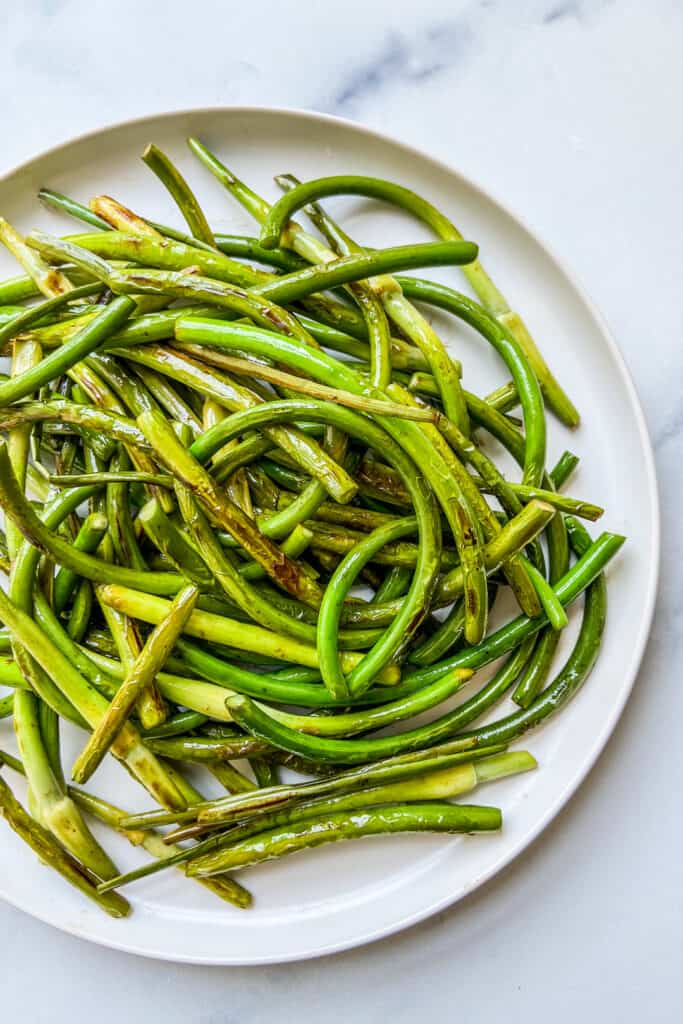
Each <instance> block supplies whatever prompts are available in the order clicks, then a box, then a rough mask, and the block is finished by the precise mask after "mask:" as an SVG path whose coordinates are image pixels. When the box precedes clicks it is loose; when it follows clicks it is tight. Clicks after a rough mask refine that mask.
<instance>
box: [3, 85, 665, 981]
mask: <svg viewBox="0 0 683 1024" xmlns="http://www.w3.org/2000/svg"><path fill="white" fill-rule="evenodd" d="M263 114H268V115H274V116H276V117H295V118H301V119H303V120H308V121H311V122H314V123H318V124H323V125H327V126H328V127H329V126H335V125H337V126H342V127H344V128H350V129H352V130H353V131H356V132H358V133H360V134H361V135H365V136H367V137H368V138H369V139H374V140H377V139H379V140H380V141H382V142H384V143H387V144H389V145H391V146H394V147H398V148H399V149H401V150H403V152H404V153H405V154H406V155H408V156H412V157H414V158H415V159H417V160H420V161H425V160H426V161H427V162H428V163H430V164H431V165H432V166H434V167H435V168H437V169H438V170H439V171H441V172H443V173H445V174H447V175H449V176H451V177H453V178H455V179H457V180H458V181H459V182H460V183H461V184H462V185H464V186H465V187H466V188H468V189H471V190H472V191H473V192H474V193H476V194H477V195H478V196H479V197H480V198H482V199H483V200H485V201H486V202H487V203H490V204H492V205H493V207H495V208H496V209H497V210H498V211H500V212H501V213H502V214H503V215H505V216H506V217H508V218H510V219H511V220H512V221H513V223H515V224H516V225H517V226H518V227H520V228H521V229H522V230H523V231H524V232H525V233H526V235H527V236H528V237H529V238H530V239H531V240H532V241H533V242H534V243H535V244H536V245H537V246H538V247H539V249H540V250H541V252H542V254H543V255H544V257H545V258H546V259H547V260H548V261H549V262H550V263H551V264H552V265H553V266H554V267H555V268H556V269H557V270H558V271H559V272H560V274H561V275H562V276H563V277H564V278H565V280H566V281H567V283H568V284H569V285H570V287H571V288H572V290H573V291H574V293H575V295H576V296H577V297H578V298H579V299H580V300H581V302H582V304H583V305H584V307H585V309H586V311H587V313H588V314H589V315H590V317H591V318H592V320H593V321H594V322H595V324H596V327H597V328H598V330H599V332H600V334H601V336H602V340H603V342H604V343H605V344H606V346H607V348H608V350H609V353H610V355H611V357H612V359H613V361H614V364H615V366H616V368H617V370H618V372H619V375H620V378H621V383H622V385H623V386H624V388H625V391H626V395H627V397H628V400H629V403H630V407H631V409H632V411H633V414H634V417H635V426H636V428H637V434H638V438H639V441H640V443H641V446H642V452H643V456H644V468H645V477H646V481H647V504H648V506H649V509H650V515H651V519H652V527H653V528H652V532H651V535H650V551H649V552H648V558H647V562H648V566H649V569H648V579H647V588H646V593H645V600H644V602H643V614H642V615H641V618H640V627H639V631H638V635H637V639H636V643H635V644H633V645H632V653H631V657H630V660H629V664H628V667H627V670H626V671H625V673H624V679H625V680H627V681H626V682H625V683H624V684H622V688H621V691H620V694H619V699H618V700H616V701H615V703H614V704H613V705H612V706H611V708H610V713H609V715H607V716H606V717H605V719H604V720H603V722H602V727H601V728H600V729H599V730H598V731H597V732H596V734H595V736H594V737H593V741H592V743H591V745H590V750H589V751H588V753H587V754H586V755H585V756H584V758H583V759H582V761H581V763H580V765H579V766H578V767H577V770H576V771H575V772H574V773H573V774H572V777H571V778H570V779H569V780H568V782H567V783H566V785H565V786H564V788H563V789H562V790H561V791H560V792H559V793H558V794H557V796H556V797H555V799H554V800H553V801H552V802H551V804H550V805H549V806H548V807H547V808H546V810H545V812H544V814H542V815H541V816H540V818H539V819H538V820H537V821H536V822H535V824H534V825H533V827H532V828H530V829H529V830H528V831H527V832H526V833H525V834H524V836H523V837H522V838H521V839H520V840H519V842H518V843H517V845H516V846H514V847H512V849H510V850H508V851H506V852H505V853H504V854H503V855H502V856H501V857H499V858H498V859H497V860H496V861H495V862H494V863H493V864H492V865H490V866H489V868H488V869H487V870H486V871H484V872H483V873H482V874H481V875H478V876H477V879H476V882H475V884H473V885H472V886H471V887H469V888H467V889H466V890H465V891H462V892H460V891H456V892H455V893H454V894H452V895H451V894H447V895H445V896H444V897H443V898H442V899H440V900H437V901H435V902H432V903H430V904H429V905H428V906H426V907H423V908H420V909H419V910H418V911H411V912H409V913H407V914H406V915H405V916H403V917H400V918H398V919H396V920H394V921H392V922H391V924H389V925H387V924H382V925H380V926H378V927H376V928H368V929H366V930H365V931H363V932H362V933H361V934H356V935H354V936H353V937H350V938H345V939H339V940H333V941H329V942H327V943H325V944H323V945H322V946H316V947H315V948H313V949H303V950H298V951H296V952H293V953H292V954H291V955H282V954H275V955H264V956H249V957H242V958H240V957H239V956H234V955H231V956H227V957H226V956H222V957H217V956H205V955H203V954H199V955H193V954H192V953H187V954H183V955H179V954H174V953H167V952H164V951H163V950H158V949H157V950H150V949H149V948H146V947H145V948H143V947H141V946H140V945H138V944H136V943H131V942H130V941H128V942H126V941H124V940H121V941H119V940H117V939H116V937H109V936H107V937H105V936H101V935H93V934H90V933H89V932H88V930H87V928H86V929H85V930H84V929H83V928H80V927H79V926H78V925H77V924H75V923H73V924H71V923H69V921H63V922H56V921H55V920H53V919H52V918H51V917H50V916H49V915H47V914H46V913H41V911H40V909H38V910H35V909H34V908H29V907H27V906H26V905H25V904H24V903H23V902H22V901H21V900H17V899H14V898H13V897H12V895H11V893H7V892H6V891H4V889H3V890H0V898H1V899H3V900H4V901H5V902H6V903H8V904H9V905H10V906H13V907H16V908H17V909H18V910H21V911H22V912H23V913H26V914H28V915H29V916H30V917H32V918H34V919H36V920H38V921H41V922H42V923H44V924H47V925H50V926H51V927H53V928H55V929H58V930H59V931H61V932H64V933H66V934H69V935H72V936H74V937H76V938H78V939H81V940H83V941H87V942H91V943H93V944H95V945H98V946H102V947H105V948H107V949H114V950H116V951H118V952H123V953H129V954H131V955H134V956H142V957H146V958H148V959H154V960H160V961H164V962H167V963H186V964H194V965H201V966H205V967H210V966H216V967H218V966H221V967H226V966H234V967H244V966H265V965H268V964H279V963H292V962H297V961H304V960H312V959H317V958H319V957H323V956H331V955H332V954H334V953H341V952H343V951H345V950H350V949H355V948H358V947H360V946H364V945H367V944H368V943H370V942H377V941H379V940H380V939H383V938H388V937H389V936H391V935H395V934H397V933H398V932H401V931H404V930H406V929H408V928H410V927H412V926H414V925H417V924H419V923H420V922H422V921H425V920H427V919H428V918H430V917H432V916H434V915H435V914H438V913H440V912H442V911H444V910H446V909H447V908H449V907H451V906H453V905H455V903H457V902H459V901H460V900H461V899H463V898H464V897H466V896H469V895H470V894H471V893H473V892H474V891H475V890H479V889H481V888H482V887H483V886H485V885H487V884H488V883H490V881H491V880H492V879H493V878H494V877H495V876H496V875H498V874H499V873H500V872H501V871H502V870H503V869H504V868H506V867H507V866H508V865H510V864H511V863H512V862H513V861H514V860H516V859H517V858H518V857H519V856H520V855H521V854H522V853H523V852H524V850H526V849H527V848H528V847H529V846H531V844H532V843H535V842H536V841H537V840H538V838H539V837H540V835H541V834H542V833H543V832H544V831H545V829H546V828H547V827H548V825H549V824H550V823H551V822H552V821H553V820H554V819H555V818H556V817H557V816H558V815H559V814H560V812H561V811H562V810H563V809H564V807H566V805H567V804H568V803H569V801H570V800H571V799H572V797H573V796H574V795H575V793H576V792H577V791H578V789H579V788H580V786H582V785H583V783H584V782H585V780H586V778H587V777H588V775H589V774H590V772H591V771H592V770H593V768H594V766H595V764H596V763H597V761H598V759H599V757H600V756H601V755H602V754H603V752H604V750H605V748H606V747H607V744H608V742H609V740H610V738H611V736H612V734H613V732H614V730H615V728H616V725H617V722H618V721H619V719H620V718H621V715H622V713H623V711H624V708H625V706H626V703H627V702H628V700H629V698H630V696H631V693H632V691H633V687H634V685H635V682H636V679H637V677H638V673H639V671H640V668H641V665H642V661H643V657H644V654H645V649H646V647H647V643H648V640H649V638H650V633H651V630H652V621H653V617H654V612H655V605H656V599H657V593H658V590H659V577H660V569H661V510H660V499H659V487H658V481H657V470H656V462H655V456H654V448H653V444H652V439H651V437H650V432H649V430H648V426H647V421H646V418H645V413H644V411H643V406H642V403H641V400H640V397H639V395H638V391H637V388H636V385H635V382H634V380H633V377H632V375H631V372H630V369H629V367H628V363H627V361H626V358H625V356H624V355H623V353H622V351H621V350H620V348H619V346H618V345H617V342H616V340H615V339H614V337H613V335H612V332H611V330H610V327H609V325H608V323H607V320H606V318H605V317H604V316H603V314H602V313H601V311H600V310H599V308H598V307H597V305H596V304H595V302H594V301H593V299H592V298H591V295H590V294H589V292H588V291H587V289H586V288H585V287H584V285H583V283H582V282H581V281H580V280H579V279H578V277H577V276H576V274H575V273H574V271H573V270H572V269H570V268H569V267H568V265H567V263H566V262H565V261H564V260H563V259H562V258H561V257H559V256H558V255H557V253H556V252H555V250H554V248H553V246H551V245H550V244H549V243H548V242H547V241H546V239H545V238H544V237H543V236H542V235H541V234H539V232H538V231H537V230H536V229H535V228H531V227H530V225H529V224H528V222H527V220H526V219H525V217H523V216H520V215H519V214H518V213H517V211H516V210H515V209H514V208H512V207H511V206H509V205H508V204H507V202H503V201H502V200H501V199H499V198H498V197H497V195H494V194H492V193H491V192H490V191H489V190H488V189H486V188H484V187H482V186H481V185H479V184H478V183H477V182H475V181H473V180H472V179H471V178H470V177H469V176H468V175H466V174H464V173H462V172H461V171H460V170H459V169H458V168H457V167H456V166H454V165H453V164H452V163H450V162H449V161H447V160H444V159H442V158H441V157H437V156H434V155H432V154H431V153H430V152H428V151H426V150H424V149H422V148H420V147H419V146H414V145H412V144H411V143H409V142H406V141H404V140H403V139H401V138H398V137H396V136H394V135H392V134H390V133H388V132H384V131H381V130H379V129H376V128H373V127H371V126H369V125H366V124H363V123H361V122H358V121H355V120H353V119H351V118H346V117H340V116H338V115H335V114H328V113H323V112H320V111H316V110H306V109H303V108H300V107H289V106H270V105H268V104H234V105H233V104H215V105H208V106H199V107H185V108H178V109H166V110H160V111H156V112H155V111H152V112H150V113H147V114H141V115H138V116H136V117H130V118H124V119H123V120H117V121H106V122H104V123H103V124H101V125H100V126H99V127H96V128H91V129H88V130H87V131H84V132H80V133H78V134H76V135H74V136H72V137H70V138H68V139H67V140H65V141H63V142H58V143H56V144H55V145H53V146H49V147H48V148H46V149H43V150H39V151H38V152H37V153H35V154H34V155H33V156H30V157H28V158H26V159H24V160H22V161H21V162H20V163H18V164H16V165H14V166H12V167H11V168H10V169H9V170H7V171H5V172H4V173H2V174H1V175H0V188H2V187H3V186H4V185H5V184H6V183H8V182H10V181H11V179H13V178H14V177H15V176H18V175H20V174H21V173H23V172H26V171H28V170H30V169H31V167H32V166H33V165H35V164H38V163H39V162H40V161H43V160H45V159H48V158H50V157H54V156H57V155H59V153H61V152H64V151H67V150H68V149H69V148H70V147H72V146H74V145H77V144H80V143H84V142H85V143H87V142H89V141H93V140H95V139H96V138H97V137H99V136H104V135H108V134H111V133H113V132H117V131H121V130H123V129H126V128H132V127H135V126H140V125H143V124H144V123H145V122H151V121H165V120H168V121H171V120H173V119H175V118H183V117H185V118H191V117H193V116H194V117H198V116H206V115H209V116H212V115H213V116H221V115H227V116H231V117H239V116H244V117H249V116H250V115H263Z"/></svg>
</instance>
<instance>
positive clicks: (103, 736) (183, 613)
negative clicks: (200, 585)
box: [72, 586, 199, 784]
mask: <svg viewBox="0 0 683 1024" xmlns="http://www.w3.org/2000/svg"><path fill="white" fill-rule="evenodd" d="M198 596H199V591H198V590H196V588H195V587H192V586H190V587H185V588H184V589H183V590H181V591H179V593H178V594H176V596H175V597H174V599H173V601H172V602H171V605H170V607H169V611H168V616H167V617H166V618H165V619H164V620H163V621H162V622H160V623H159V625H158V626H157V627H156V628H155V629H154V630H152V632H151V633H150V635H149V637H148V638H147V640H146V642H145V645H144V647H143V648H142V650H141V651H140V653H139V655H138V656H137V658H136V659H135V661H134V662H133V665H132V666H131V668H130V670H129V672H128V674H127V675H126V678H125V679H124V681H123V683H122V684H121V686H120V687H119V689H118V690H117V692H116V695H115V696H114V698H113V700H112V702H111V704H110V705H109V707H108V709H107V711H106V713H105V714H104V716H103V717H102V718H101V719H100V722H99V723H98V725H97V727H96V728H95V729H94V730H93V732H92V734H91V736H90V739H89V740H88V743H87V744H86V746H85V747H84V748H83V751H82V752H81V754H79V756H78V758H77V760H76V762H75V764H74V767H73V772H72V775H73V778H74V781H76V782H79V783H81V784H83V783H85V782H87V780H88V779H89V778H90V776H91V775H92V774H93V772H94V771H95V770H96V769H97V767H98V766H99V765H100V764H101V763H102V760H103V758H104V756H105V755H106V753H107V751H108V750H109V748H110V746H111V745H112V743H113V742H114V740H115V739H116V737H117V736H118V734H119V733H120V731H121V728H122V727H123V725H124V723H125V722H126V720H127V719H128V717H129V715H130V713H131V711H132V710H133V707H134V705H135V703H136V701H137V700H138V699H139V697H140V695H141V694H142V693H143V692H144V690H145V689H146V688H147V687H148V686H150V685H151V684H152V683H153V682H154V680H155V679H156V677H157V674H158V673H159V672H160V671H161V670H162V668H163V667H164V664H165V663H166V659H167V658H168V656H169V654H170V653H171V651H172V649H173V647H174V645H175V642H176V640H177V639H178V636H179V635H180V634H181V633H182V631H183V629H184V627H185V625H186V624H187V620H188V619H189V617H190V615H191V613H192V610H193V608H194V606H195V604H196V602H197V597H198Z"/></svg>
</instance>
